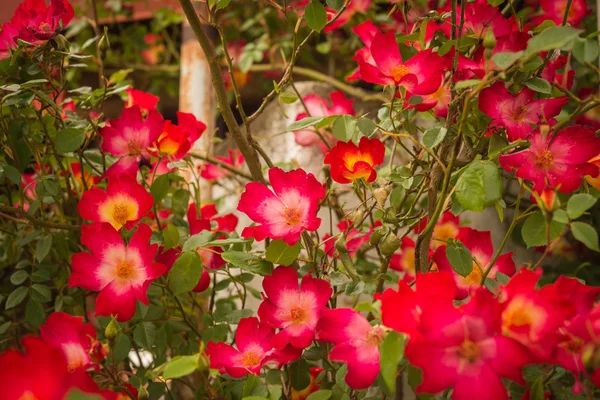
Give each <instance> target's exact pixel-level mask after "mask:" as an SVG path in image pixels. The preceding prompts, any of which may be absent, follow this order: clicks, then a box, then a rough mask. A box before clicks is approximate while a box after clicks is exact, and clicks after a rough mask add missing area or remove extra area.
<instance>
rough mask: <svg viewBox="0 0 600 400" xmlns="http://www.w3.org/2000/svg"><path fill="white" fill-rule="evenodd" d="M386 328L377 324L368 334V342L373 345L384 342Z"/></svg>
mask: <svg viewBox="0 0 600 400" xmlns="http://www.w3.org/2000/svg"><path fill="white" fill-rule="evenodd" d="M386 333H387V332H386V330H385V328H384V327H382V326H381V325H375V326H374V327H373V328H371V330H370V331H369V333H368V334H367V339H366V342H367V343H369V344H372V345H379V343H381V342H383V339H384V338H385V335H386Z"/></svg>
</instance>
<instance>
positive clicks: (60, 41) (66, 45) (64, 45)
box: [54, 34, 71, 52]
mask: <svg viewBox="0 0 600 400" xmlns="http://www.w3.org/2000/svg"><path fill="white" fill-rule="evenodd" d="M54 41H55V42H56V44H57V46H58V48H59V49H60V50H63V51H66V52H68V51H69V49H70V48H71V43H70V42H69V41H68V40H67V38H66V37H64V36H63V35H61V34H58V35H56V36H55V37H54Z"/></svg>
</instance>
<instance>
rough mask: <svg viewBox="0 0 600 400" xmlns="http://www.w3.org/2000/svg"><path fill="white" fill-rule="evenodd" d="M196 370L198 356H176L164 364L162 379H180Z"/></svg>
mask: <svg viewBox="0 0 600 400" xmlns="http://www.w3.org/2000/svg"><path fill="white" fill-rule="evenodd" d="M196 368H198V355H197V354H195V355H191V356H176V357H173V358H172V359H171V360H169V361H168V362H167V363H165V364H164V369H163V373H162V377H163V379H175V378H181V377H182V376H186V375H189V374H191V373H192V372H194V371H195V370H196Z"/></svg>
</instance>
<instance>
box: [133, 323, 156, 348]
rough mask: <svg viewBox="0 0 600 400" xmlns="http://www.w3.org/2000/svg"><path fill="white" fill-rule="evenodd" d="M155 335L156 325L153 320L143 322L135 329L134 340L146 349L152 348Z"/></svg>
mask: <svg viewBox="0 0 600 400" xmlns="http://www.w3.org/2000/svg"><path fill="white" fill-rule="evenodd" d="M155 337H156V327H155V326H154V324H153V323H152V322H141V323H139V324H137V326H136V327H135V329H134V330H133V340H135V342H136V343H137V344H138V345H140V346H142V347H143V348H145V349H146V350H150V349H151V348H152V345H153V344H154V338H155Z"/></svg>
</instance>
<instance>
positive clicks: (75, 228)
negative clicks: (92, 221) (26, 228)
mask: <svg viewBox="0 0 600 400" xmlns="http://www.w3.org/2000/svg"><path fill="white" fill-rule="evenodd" d="M0 211H2V212H4V213H7V214H16V215H20V216H21V217H23V218H25V220H22V219H21V220H16V221H15V222H18V223H22V224H31V225H33V226H43V227H46V228H52V229H61V230H64V231H73V232H78V231H80V230H81V227H80V226H79V225H70V224H60V223H54V222H48V221H44V220H43V219H38V218H35V217H32V216H30V215H29V214H27V212H26V211H25V210H22V209H20V208H13V207H8V206H3V205H0Z"/></svg>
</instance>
